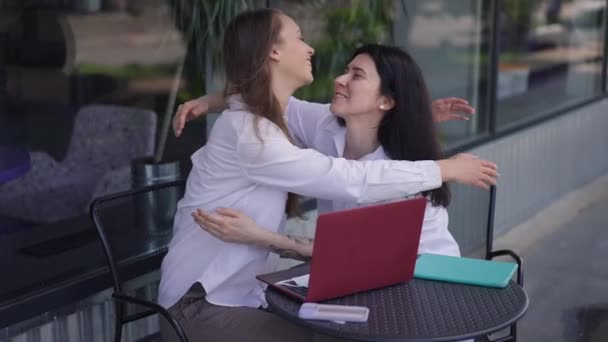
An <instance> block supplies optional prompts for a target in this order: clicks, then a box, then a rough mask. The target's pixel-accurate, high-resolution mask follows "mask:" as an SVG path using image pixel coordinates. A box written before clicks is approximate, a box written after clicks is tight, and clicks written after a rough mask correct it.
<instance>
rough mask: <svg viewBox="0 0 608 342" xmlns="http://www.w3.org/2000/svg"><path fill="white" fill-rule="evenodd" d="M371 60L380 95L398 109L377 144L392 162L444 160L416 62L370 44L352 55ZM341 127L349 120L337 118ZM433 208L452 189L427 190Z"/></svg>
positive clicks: (384, 119) (399, 52) (394, 49)
mask: <svg viewBox="0 0 608 342" xmlns="http://www.w3.org/2000/svg"><path fill="white" fill-rule="evenodd" d="M361 54H366V55H368V56H370V57H371V58H372V60H373V61H374V65H375V66H376V70H377V71H378V75H379V76H380V94H382V95H384V96H388V97H391V98H392V99H393V100H394V101H395V106H394V107H393V108H391V109H390V110H388V111H387V112H386V113H385V114H384V116H383V117H382V121H380V126H379V127H378V141H379V142H380V145H381V146H382V149H383V150H384V153H386V155H387V156H388V157H389V158H391V159H393V160H411V161H416V160H439V159H442V158H443V152H442V150H441V144H440V142H439V137H438V135H437V131H436V125H435V122H434V121H433V112H432V109H431V100H430V96H429V92H428V89H427V86H426V82H425V81H424V77H423V76H422V71H421V70H420V67H419V66H418V64H416V62H415V61H414V59H413V58H412V57H411V56H410V55H409V54H408V53H407V52H405V51H404V50H402V49H400V48H398V47H395V46H388V45H380V44H367V45H364V46H361V47H360V48H358V49H357V50H356V51H355V53H353V55H352V58H351V61H352V60H353V59H354V58H355V57H357V56H358V55H361ZM338 122H340V124H341V125H345V124H346V121H344V119H342V118H338ZM423 195H425V196H427V197H428V198H429V199H430V200H431V203H432V204H433V206H443V207H447V206H448V205H449V204H450V197H451V193H450V188H449V187H448V184H447V183H442V184H441V187H439V188H437V189H434V190H429V191H424V192H423Z"/></svg>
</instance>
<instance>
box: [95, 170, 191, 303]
mask: <svg viewBox="0 0 608 342" xmlns="http://www.w3.org/2000/svg"><path fill="white" fill-rule="evenodd" d="M184 189H185V181H183V180H178V181H174V182H169V183H163V184H158V185H152V186H148V187H145V188H141V189H137V190H131V191H127V192H122V193H119V194H115V195H110V196H105V197H101V198H98V199H96V200H95V201H93V203H92V204H91V207H90V215H91V218H92V220H93V222H94V223H95V228H96V229H97V232H98V234H99V237H100V239H101V243H102V246H103V250H104V253H105V255H106V260H107V262H108V266H109V267H110V270H111V272H112V279H113V283H114V291H115V293H118V294H122V295H130V296H135V297H137V298H141V299H144V300H148V301H152V302H156V299H157V295H158V282H159V280H160V272H159V268H160V264H161V262H162V258H163V257H164V255H165V254H166V252H167V246H168V244H169V242H170V240H171V236H172V230H173V219H174V216H175V212H176V210H177V202H178V201H179V199H181V198H182V197H183V194H184Z"/></svg>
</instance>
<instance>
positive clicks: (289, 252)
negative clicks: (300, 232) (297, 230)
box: [269, 235, 313, 261]
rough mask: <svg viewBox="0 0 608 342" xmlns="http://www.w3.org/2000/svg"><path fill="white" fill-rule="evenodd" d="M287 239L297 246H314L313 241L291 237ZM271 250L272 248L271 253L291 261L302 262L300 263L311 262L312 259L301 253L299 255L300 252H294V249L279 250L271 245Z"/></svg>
mask: <svg viewBox="0 0 608 342" xmlns="http://www.w3.org/2000/svg"><path fill="white" fill-rule="evenodd" d="M287 238H288V239H290V240H292V241H293V242H295V243H296V244H301V245H310V244H312V241H313V239H309V238H301V237H293V236H289V235H287ZM269 248H270V251H271V252H273V253H276V254H278V255H280V256H281V258H289V259H295V260H300V261H310V258H311V257H310V256H307V255H302V254H301V253H299V252H298V251H296V250H293V249H288V248H278V247H277V246H273V245H270V246H269Z"/></svg>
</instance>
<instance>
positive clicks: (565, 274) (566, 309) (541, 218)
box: [495, 174, 608, 342]
mask: <svg viewBox="0 0 608 342" xmlns="http://www.w3.org/2000/svg"><path fill="white" fill-rule="evenodd" d="M495 248H496V249H499V248H511V249H514V250H515V251H517V252H518V254H520V255H521V256H522V258H523V259H524V289H525V290H526V292H527V293H528V295H529V297H530V306H529V308H528V311H527V313H526V315H525V316H524V317H523V318H522V319H521V320H520V321H519V323H518V341H523V342H527V341H551V342H562V341H563V342H600V341H601V342H605V341H608V262H607V261H608V174H606V175H604V176H602V177H599V178H598V179H596V180H594V181H593V182H591V183H589V184H587V185H585V186H583V187H581V188H579V189H577V190H575V191H573V192H571V193H569V194H567V195H566V196H564V197H562V198H561V199H560V200H558V201H556V202H555V203H553V204H552V205H550V206H549V207H547V208H546V209H544V210H543V211H541V212H539V213H538V214H537V215H535V216H534V217H533V218H531V219H530V220H528V221H527V222H525V223H524V224H522V225H520V226H518V227H514V228H513V229H512V230H511V231H509V232H508V233H507V234H505V235H504V236H501V237H498V238H497V239H496V242H495Z"/></svg>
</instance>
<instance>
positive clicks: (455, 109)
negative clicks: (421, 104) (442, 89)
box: [431, 97, 475, 123]
mask: <svg viewBox="0 0 608 342" xmlns="http://www.w3.org/2000/svg"><path fill="white" fill-rule="evenodd" d="M431 109H432V111H433V120H434V121H435V122H436V123H441V122H446V121H452V120H469V117H468V115H473V114H474V113H475V108H473V107H471V106H469V102H468V101H467V100H465V99H460V98H457V97H446V98H442V99H438V100H435V101H433V102H431ZM460 113H464V114H466V115H463V114H460Z"/></svg>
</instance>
